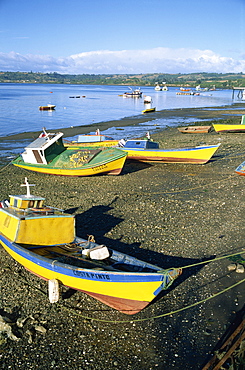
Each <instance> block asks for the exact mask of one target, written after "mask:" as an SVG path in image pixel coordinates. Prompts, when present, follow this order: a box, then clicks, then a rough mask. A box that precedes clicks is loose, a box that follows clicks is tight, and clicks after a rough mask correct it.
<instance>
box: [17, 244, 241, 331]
mask: <svg viewBox="0 0 245 370" xmlns="http://www.w3.org/2000/svg"><path fill="white" fill-rule="evenodd" d="M243 252H244V249H243V250H242V251H240V252H237V253H232V254H230V255H225V256H221V257H217V258H215V259H212V260H207V261H203V262H198V263H194V264H192V265H187V266H183V267H182V269H185V268H189V267H193V266H198V265H201V264H204V263H208V262H214V261H218V260H221V259H224V258H229V257H233V256H236V255H238V254H241V253H243ZM19 277H20V278H21V279H22V281H24V283H25V284H27V285H28V286H29V287H31V288H32V289H35V290H38V291H39V292H40V293H41V294H43V295H45V296H46V293H45V292H43V291H42V290H41V289H40V288H38V287H35V286H34V285H32V284H30V283H29V282H28V281H27V280H26V278H24V277H23V276H19ZM244 282H245V278H244V279H243V280H241V281H239V282H237V283H235V284H233V285H231V286H229V287H227V288H224V289H223V290H221V291H220V292H218V293H214V294H212V295H211V296H209V297H207V298H204V299H202V300H200V301H198V302H195V303H192V304H190V305H188V306H185V307H182V308H179V309H178V310H173V311H170V312H167V313H164V314H160V315H155V316H150V317H146V318H142V319H130V320H106V319H99V318H94V317H90V316H85V315H82V314H81V313H80V312H77V311H76V310H75V309H74V308H72V307H68V306H66V305H64V304H61V303H59V302H57V303H56V306H59V307H60V308H61V309H64V310H66V311H69V312H71V313H73V314H75V315H77V316H80V317H82V318H83V319H85V320H89V321H92V320H93V321H98V322H105V323H113V324H125V323H132V322H143V321H148V320H155V319H159V318H162V317H166V316H170V315H174V314H176V313H179V312H182V311H186V310H188V309H190V308H192V307H195V306H197V305H199V304H201V303H205V302H207V301H209V300H211V299H213V298H215V297H218V296H219V295H221V294H223V293H225V292H227V291H229V290H231V289H233V288H235V287H236V286H238V285H240V284H242V283H244Z"/></svg>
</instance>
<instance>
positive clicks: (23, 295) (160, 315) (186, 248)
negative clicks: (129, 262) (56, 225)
mask: <svg viewBox="0 0 245 370" xmlns="http://www.w3.org/2000/svg"><path fill="white" fill-rule="evenodd" d="M196 111H200V115H201V114H202V115H203V116H204V114H207V115H208V114H209V116H208V117H207V119H210V117H211V118H213V119H214V120H216V119H218V118H220V116H222V114H226V115H227V116H223V120H224V122H234V123H239V122H240V119H241V117H240V116H237V115H239V114H242V113H241V112H242V110H239V111H236V112H235V113H236V114H234V111H233V112H230V111H229V112H228V110H227V111H226V112H225V113H223V112H222V113H221V112H220V111H219V114H218V113H217V110H213V115H211V116H210V114H211V113H210V110H208V111H205V109H204V110H196ZM205 112H206V113H205ZM207 112H208V113H207ZM195 113H196V112H193V110H192V114H193V115H195ZM172 114H174V113H172ZM182 114H183V112H182ZM202 124H204V125H206V124H210V121H207V122H206V123H205V122H203V123H202ZM97 126H98V128H100V129H103V127H104V126H99V125H97ZM96 128H97V127H96ZM73 132H74V131H73ZM66 136H70V132H69V133H67V135H66ZM152 138H153V139H155V140H156V141H158V142H159V143H160V146H161V147H164V148H177V147H187V146H196V145H202V144H217V143H221V146H220V148H219V149H218V151H217V152H216V154H215V155H214V157H213V158H212V160H211V161H210V162H209V163H207V164H205V165H185V164H152V165H149V164H144V163H137V162H126V165H125V167H124V169H123V172H122V174H121V175H120V176H115V177H114V176H99V177H90V178H66V177H55V176H49V175H42V174H35V173H32V172H27V171H25V170H22V169H19V168H17V167H14V166H12V165H8V166H5V167H2V169H1V177H0V183H1V199H4V198H8V195H9V194H18V193H21V188H20V184H22V183H23V179H24V177H25V176H28V180H29V182H30V183H32V184H33V183H34V184H36V186H35V188H34V190H33V193H34V194H38V195H41V196H44V197H46V204H48V205H51V206H54V207H58V208H63V209H67V210H68V209H69V210H70V212H73V213H74V214H75V215H76V229H77V235H78V236H81V237H83V238H87V236H88V235H91V234H92V235H94V237H95V240H96V242H98V243H100V244H105V245H108V246H111V247H113V248H115V249H118V250H121V251H125V252H126V253H129V254H131V255H134V256H136V257H138V258H140V259H143V260H144V259H145V260H146V261H149V262H151V263H155V264H157V265H159V266H160V267H170V266H171V267H183V266H189V265H192V264H195V263H198V262H201V261H206V260H212V259H214V258H215V257H220V256H223V255H230V254H233V253H240V255H239V256H238V257H237V259H236V260H235V262H240V263H244V262H245V253H244V238H245V231H244V229H243V224H244V208H245V203H244V202H243V195H244V193H245V190H244V181H245V178H244V177H243V176H239V175H237V174H235V172H234V170H235V168H236V167H237V166H238V165H239V164H240V163H241V162H242V161H244V160H245V149H244V141H245V135H244V134H222V135H221V134H217V133H215V132H214V131H211V132H210V133H208V134H192V135H191V134H181V133H180V132H179V131H178V130H177V128H167V129H165V130H163V131H160V130H159V132H157V133H156V134H154V135H152ZM18 139H19V138H18ZM12 140H14V138H12ZM242 252H243V254H242ZM232 262H234V258H225V259H221V260H217V261H213V262H207V263H204V264H201V265H198V266H195V267H189V268H185V269H184V270H183V274H182V275H181V277H180V278H179V279H177V280H176V282H175V283H174V285H172V287H171V288H170V290H169V291H167V292H164V293H163V294H162V295H161V296H160V297H159V298H158V299H157V300H156V301H155V302H153V303H152V304H151V305H150V306H148V307H147V308H146V309H144V310H143V311H142V312H141V313H139V314H137V315H134V316H130V317H129V316H127V315H124V314H121V313H118V312H116V311H115V310H113V309H111V308H109V307H107V306H105V305H103V304H102V303H100V302H98V301H96V300H94V299H93V298H91V297H88V296H87V295H85V294H83V293H81V292H74V291H70V290H68V289H67V288H64V287H63V288H62V300H60V301H59V303H56V304H50V303H49V300H48V295H47V283H46V282H44V281H42V280H40V279H39V278H38V277H35V276H33V275H32V274H30V273H29V272H28V271H26V270H25V269H24V268H22V267H21V266H20V265H19V264H18V263H16V262H15V261H14V260H13V259H12V258H11V257H10V256H9V255H8V254H7V253H6V252H5V251H4V250H3V248H0V271H1V274H0V286H1V288H0V289H1V295H0V315H1V317H2V318H3V317H4V320H3V321H4V323H6V322H7V323H9V328H11V332H9V333H10V334H9V337H8V335H7V332H6V331H5V332H2V333H0V367H1V368H2V369H11V370H12V369H13V370H14V369H18V370H22V369H23V370H24V369H28V370H29V369H39V370H46V369H69V370H70V369H74V370H83V369H89V370H90V369H91V370H104V369H107V370H114V369H123V370H136V369H137V370H146V369H147V370H151V369H161V370H163V369H164V370H168V369H181V370H185V369H186V370H187V369H188V370H191V369H193V370H197V369H201V368H202V365H203V364H204V363H205V361H206V360H207V358H208V356H209V354H210V353H211V352H212V350H213V349H214V347H215V346H216V344H217V342H218V341H219V339H220V338H221V336H222V335H223V334H224V332H225V330H226V328H227V327H228V326H229V325H230V323H231V322H232V321H233V320H234V318H235V317H236V314H237V313H238V312H239V311H240V310H242V309H244V282H243V283H242V284H240V285H237V286H235V287H234V288H232V289H230V290H227V291H225V292H224V293H223V294H220V295H217V296H214V297H213V298H212V299H210V300H207V299H208V298H209V297H211V296H212V295H215V294H217V293H218V292H221V291H223V290H225V289H227V288H229V287H231V286H232V285H233V284H236V283H239V282H241V281H242V280H243V279H244V278H245V273H238V272H236V271H232V272H229V271H228V265H229V264H231V263H232ZM199 301H201V303H198V302H199ZM185 308H186V309H185ZM179 310H180V311H179ZM1 317H0V328H3V323H1ZM11 333H12V335H11Z"/></svg>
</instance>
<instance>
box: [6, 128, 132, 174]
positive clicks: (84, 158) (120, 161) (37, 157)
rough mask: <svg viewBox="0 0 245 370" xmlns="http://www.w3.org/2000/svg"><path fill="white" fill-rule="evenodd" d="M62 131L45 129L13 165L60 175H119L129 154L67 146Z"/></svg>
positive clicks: (103, 149)
mask: <svg viewBox="0 0 245 370" xmlns="http://www.w3.org/2000/svg"><path fill="white" fill-rule="evenodd" d="M62 136H63V133H62V132H58V133H46V131H44V133H43V134H41V135H40V136H39V137H38V138H37V139H36V140H34V141H33V142H32V143H31V144H29V145H28V146H27V147H26V148H25V151H24V152H23V153H22V154H21V155H19V156H18V157H17V158H16V159H14V160H13V161H12V164H13V165H15V166H17V167H21V168H24V169H26V170H30V171H35V172H40V173H46V174H50V175H60V176H93V175H100V174H103V175H105V174H107V175H119V174H120V173H121V171H122V168H123V166H124V163H125V160H126V156H127V153H123V154H122V152H121V151H120V150H118V149H116V148H97V149H96V148H90V147H86V148H83V147H80V148H72V147H65V146H64V143H63V140H62Z"/></svg>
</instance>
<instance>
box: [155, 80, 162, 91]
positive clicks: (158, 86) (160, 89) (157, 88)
mask: <svg viewBox="0 0 245 370" xmlns="http://www.w3.org/2000/svg"><path fill="white" fill-rule="evenodd" d="M155 90H156V91H162V88H161V86H160V85H159V83H158V82H156V86H155Z"/></svg>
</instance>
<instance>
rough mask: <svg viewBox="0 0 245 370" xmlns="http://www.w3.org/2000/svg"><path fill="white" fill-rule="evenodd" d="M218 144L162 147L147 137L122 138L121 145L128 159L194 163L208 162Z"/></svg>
mask: <svg viewBox="0 0 245 370" xmlns="http://www.w3.org/2000/svg"><path fill="white" fill-rule="evenodd" d="M219 146H220V143H219V144H217V145H203V146H196V147H192V148H178V149H160V148H159V144H158V143H157V142H154V141H152V140H151V139H150V138H147V139H143V140H141V139H134V140H127V141H125V140H120V141H119V146H118V148H120V149H121V150H122V151H125V152H126V153H127V158H128V159H133V160H137V161H141V162H163V163H192V164H204V163H206V162H208V161H209V160H210V159H211V157H212V156H213V155H214V153H215V152H216V150H217V149H218V148H219Z"/></svg>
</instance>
